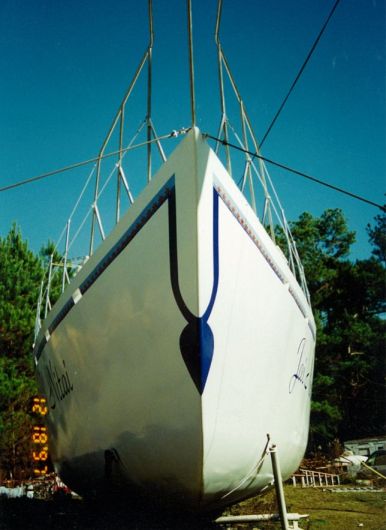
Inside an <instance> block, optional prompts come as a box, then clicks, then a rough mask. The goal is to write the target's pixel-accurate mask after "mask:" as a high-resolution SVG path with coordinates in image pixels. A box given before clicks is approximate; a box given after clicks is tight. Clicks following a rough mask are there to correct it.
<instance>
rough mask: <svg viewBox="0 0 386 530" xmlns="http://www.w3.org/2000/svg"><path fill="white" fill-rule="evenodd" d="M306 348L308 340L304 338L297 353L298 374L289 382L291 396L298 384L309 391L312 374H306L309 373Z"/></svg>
mask: <svg viewBox="0 0 386 530" xmlns="http://www.w3.org/2000/svg"><path fill="white" fill-rule="evenodd" d="M305 346H306V339H305V338H303V339H302V340H301V342H300V344H299V347H298V353H297V355H298V357H299V361H298V366H297V369H296V372H295V373H294V374H293V375H292V376H291V379H290V382H289V388H288V390H289V393H290V394H292V392H293V390H294V388H295V386H296V383H300V384H301V385H302V386H303V387H304V389H305V390H307V379H308V378H309V376H310V372H308V373H306V371H307V367H306V366H307V364H308V362H307V361H308V359H307V356H306V355H305V353H304V350H305Z"/></svg>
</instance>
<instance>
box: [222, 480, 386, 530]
mask: <svg viewBox="0 0 386 530" xmlns="http://www.w3.org/2000/svg"><path fill="white" fill-rule="evenodd" d="M332 489H333V488H328V489H324V490H323V489H322V488H300V487H297V488H294V487H293V486H290V485H286V486H285V497H286V505H287V511H288V512H292V513H294V512H295V513H300V514H309V518H308V519H305V520H303V521H301V522H300V523H299V524H300V527H301V528H302V529H304V530H350V529H351V528H352V529H354V528H363V530H386V490H384V491H383V492H382V493H376V492H358V491H357V492H355V491H350V492H348V493H344V492H337V491H330V490H332ZM272 512H277V507H276V500H275V494H274V491H270V492H269V493H267V494H266V495H264V496H261V497H255V498H253V499H249V500H248V501H245V502H242V503H240V504H237V505H235V506H233V507H232V508H230V509H229V510H228V511H227V513H228V514H232V515H236V514H237V515H239V514H240V515H241V514H253V513H272ZM361 525H363V526H361ZM239 526H240V528H244V527H243V526H242V525H239ZM261 528H262V529H263V528H266V529H267V530H268V529H269V528H272V529H274V528H276V529H277V528H280V525H278V524H277V523H275V524H274V523H270V525H263V526H261Z"/></svg>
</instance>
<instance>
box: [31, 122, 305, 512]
mask: <svg viewBox="0 0 386 530" xmlns="http://www.w3.org/2000/svg"><path fill="white" fill-rule="evenodd" d="M314 336H315V325H314V321H313V317H312V313H311V309H310V307H309V305H308V303H307V301H306V298H305V296H304V294H303V292H302V291H301V289H300V287H299V286H298V284H297V282H296V280H295V278H294V276H293V275H292V273H291V271H290V270H289V268H288V265H287V263H286V260H285V258H284V256H283V254H282V253H281V251H280V250H279V249H278V248H277V247H276V246H275V244H274V243H273V242H272V241H271V239H270V238H269V237H268V235H267V234H266V232H265V230H264V229H263V227H262V226H261V224H260V222H259V221H258V219H257V218H256V216H255V214H254V213H253V212H252V210H251V208H250V207H249V205H248V203H247V201H246V199H245V198H244V197H243V195H242V194H241V193H240V191H239V190H238V189H237V187H236V185H235V184H234V183H233V181H232V180H231V178H230V177H229V175H228V174H227V173H226V170H225V169H224V167H223V166H222V165H221V163H220V161H219V160H218V159H217V157H216V155H215V154H214V152H213V151H211V150H210V148H209V146H208V145H207V144H206V142H205V141H204V140H203V138H202V136H201V134H200V133H199V131H198V130H197V129H194V130H192V131H190V132H189V133H188V135H187V137H186V138H185V139H184V140H183V141H182V142H181V144H180V145H179V146H178V148H177V149H176V150H175V152H174V153H173V155H172V156H171V157H170V158H169V160H168V161H167V162H166V163H165V164H164V166H163V167H162V168H161V170H160V171H159V172H158V174H157V175H156V176H155V177H154V179H153V180H152V181H151V183H150V184H149V185H148V187H147V188H146V189H145V190H144V192H143V193H142V195H141V196H140V197H139V198H138V199H137V201H136V202H135V203H134V205H133V206H132V207H131V208H130V210H129V212H128V213H127V214H126V216H125V217H124V218H123V219H122V220H121V221H120V223H119V224H118V225H117V227H116V228H115V230H114V232H113V233H112V234H111V235H110V236H109V237H108V238H107V239H106V240H105V241H104V242H103V243H102V244H101V246H100V247H99V249H98V250H97V252H96V253H95V254H94V255H93V256H92V257H91V258H90V259H89V261H88V262H87V263H86V264H85V265H84V267H83V268H82V270H81V271H80V272H79V273H78V275H77V276H76V277H75V278H74V279H73V280H72V282H71V284H70V285H69V286H68V287H67V289H66V290H65V292H64V293H63V295H62V296H61V298H60V299H59V301H58V303H57V304H56V306H55V307H54V308H53V310H52V311H51V312H50V314H49V316H48V318H47V319H46V321H45V322H44V324H43V327H42V329H41V331H40V334H39V337H38V339H37V341H36V347H35V358H36V362H37V372H38V378H39V382H40V384H41V390H42V392H44V394H46V395H47V397H48V400H49V406H50V412H49V415H48V421H49V430H50V440H51V447H50V450H51V456H52V458H53V461H54V464H55V467H56V469H57V471H58V472H59V474H60V475H61V477H62V479H63V480H64V482H66V483H67V484H68V485H69V486H70V487H71V488H73V489H74V490H75V491H77V492H79V493H80V494H82V495H92V494H95V493H96V494H101V493H104V492H106V491H112V490H114V488H115V490H116V491H118V492H119V494H120V495H122V496H125V495H129V492H130V494H131V493H132V492H137V493H140V494H141V493H149V494H151V495H153V496H156V497H157V498H160V499H162V498H164V499H169V501H172V502H175V503H176V504H180V505H181V506H185V507H188V508H191V509H194V510H197V511H204V510H211V509H216V508H219V507H221V506H224V505H226V504H230V503H233V502H236V501H237V500H239V499H242V498H245V497H247V496H250V495H254V494H256V493H257V492H259V491H261V490H262V489H263V488H265V487H266V486H267V485H269V484H270V483H271V482H272V478H273V477H272V468H271V463H270V459H269V457H265V458H263V455H264V450H265V449H266V444H267V433H269V434H270V436H271V439H272V441H273V442H274V443H275V444H277V446H278V450H279V457H280V463H281V468H282V472H283V475H284V476H288V475H290V474H291V473H292V472H293V471H294V470H295V469H296V468H297V466H298V465H299V462H300V460H301V458H302V456H303V453H304V450H305V446H306V443H307V436H308V425H309V412H310V393H311V382H312V370H313V356H314V342H315V341H314Z"/></svg>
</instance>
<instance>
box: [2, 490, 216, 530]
mask: <svg viewBox="0 0 386 530" xmlns="http://www.w3.org/2000/svg"><path fill="white" fill-rule="evenodd" d="M42 528H44V529H45V530H53V529H55V530H86V529H87V530H110V529H114V530H121V529H122V530H166V529H170V530H177V529H181V528H184V529H187V530H212V529H214V528H218V525H214V524H212V523H211V522H210V521H209V522H208V521H207V520H206V521H205V520H202V519H197V518H192V517H191V516H190V515H189V514H181V513H179V514H170V513H169V514H168V513H163V512H161V511H156V510H155V509H151V508H149V506H145V505H144V506H142V507H141V506H136V507H135V509H132V508H131V507H130V506H114V505H112V504H101V503H98V504H97V503H88V502H85V501H83V500H77V499H71V498H69V499H68V498H65V499H61V500H55V501H54V500H40V499H27V498H18V499H8V498H6V497H0V530H13V529H23V530H27V529H28V530H38V529H39V530H41V529H42Z"/></svg>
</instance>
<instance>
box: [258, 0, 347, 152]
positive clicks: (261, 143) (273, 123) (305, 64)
mask: <svg viewBox="0 0 386 530" xmlns="http://www.w3.org/2000/svg"><path fill="white" fill-rule="evenodd" d="M339 2H340V0H336V2H335V4H334V6H333V8H332V9H331V11H330V14H329V15H328V17H327V20H326V22H325V23H324V24H323V27H322V29H321V30H320V32H319V35H318V36H317V37H316V40H315V42H314V44H313V45H312V47H311V49H310V51H309V52H308V55H307V57H306V59H305V61H304V63H303V64H302V66H301V68H300V70H299V72H298V73H297V75H296V77H295V79H294V81H293V82H292V85H291V86H290V89H289V90H288V92H287V95H286V96H285V98H284V99H283V101H282V103H281V105H280V107H279V109H278V110H277V112H276V114H275V116H274V117H273V119H272V121H271V123H270V125H269V127H268V129H267V131H266V133H265V134H264V136H263V138H262V140H261V142H260V147H262V145H263V143H264V142H265V140H266V138H267V136H268V135H269V133H270V132H271V129H272V127H273V126H274V125H275V123H276V120H277V119H278V117H279V115H280V113H281V111H282V110H283V108H284V106H285V104H286V103H287V100H288V98H289V97H290V95H291V93H292V91H293V89H294V88H295V86H296V84H297V82H298V81H299V79H300V76H301V75H302V73H303V71H304V69H305V67H306V66H307V63H308V61H309V60H310V59H311V56H312V54H313V53H314V51H315V48H316V46H317V45H318V43H319V41H320V39H321V37H322V35H323V33H324V30H325V29H326V27H327V25H328V23H329V22H330V19H331V17H332V15H333V14H334V12H335V9H336V8H337V7H338V4H339Z"/></svg>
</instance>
